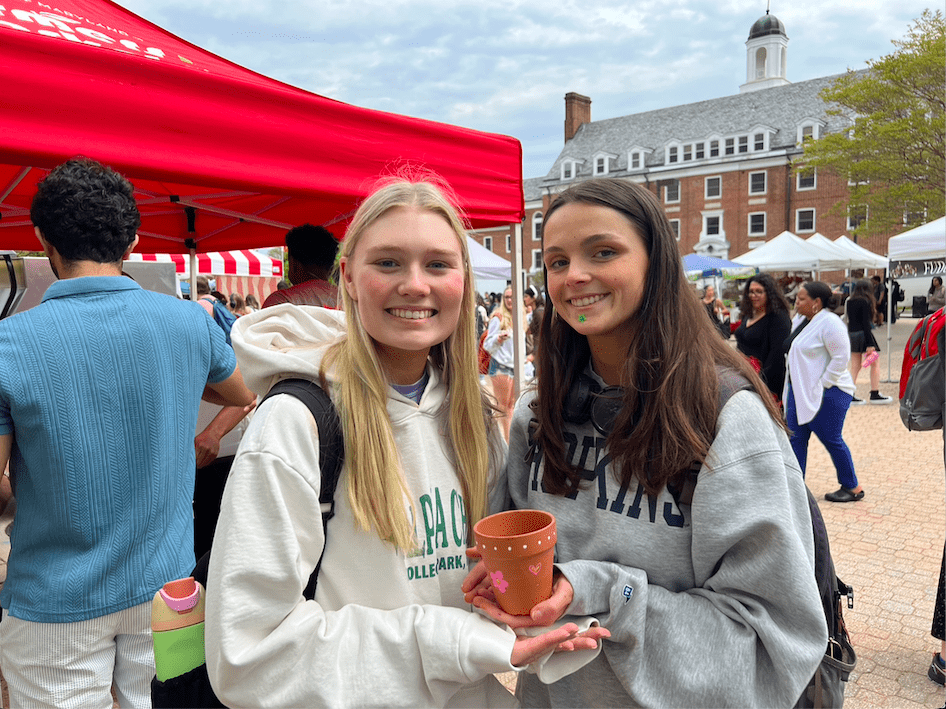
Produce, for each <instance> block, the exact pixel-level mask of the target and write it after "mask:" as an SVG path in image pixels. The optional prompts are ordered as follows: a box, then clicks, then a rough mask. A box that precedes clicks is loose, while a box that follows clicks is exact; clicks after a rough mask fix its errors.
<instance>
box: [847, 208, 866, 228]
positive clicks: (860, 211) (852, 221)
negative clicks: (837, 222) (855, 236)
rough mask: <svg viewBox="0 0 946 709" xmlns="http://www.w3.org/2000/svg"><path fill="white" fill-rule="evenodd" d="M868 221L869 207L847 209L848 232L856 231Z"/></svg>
mask: <svg viewBox="0 0 946 709" xmlns="http://www.w3.org/2000/svg"><path fill="white" fill-rule="evenodd" d="M866 221H867V205H866V204H857V205H854V206H852V207H848V208H847V230H848V231H854V230H855V229H857V228H858V227H859V226H860V225H861V224H863V223H864V222H866Z"/></svg>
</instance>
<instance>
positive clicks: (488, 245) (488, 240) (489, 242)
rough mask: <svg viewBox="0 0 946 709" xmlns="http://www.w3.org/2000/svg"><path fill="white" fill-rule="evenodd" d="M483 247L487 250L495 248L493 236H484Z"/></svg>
mask: <svg viewBox="0 0 946 709" xmlns="http://www.w3.org/2000/svg"><path fill="white" fill-rule="evenodd" d="M483 248H484V249H486V250H487V251H492V250H493V237H491V236H484V237H483Z"/></svg>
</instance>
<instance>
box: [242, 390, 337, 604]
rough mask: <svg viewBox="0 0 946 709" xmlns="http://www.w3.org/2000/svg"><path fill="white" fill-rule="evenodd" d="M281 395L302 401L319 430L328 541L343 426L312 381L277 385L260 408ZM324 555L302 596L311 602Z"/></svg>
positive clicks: (322, 501) (322, 503) (321, 502)
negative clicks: (270, 399)
mask: <svg viewBox="0 0 946 709" xmlns="http://www.w3.org/2000/svg"><path fill="white" fill-rule="evenodd" d="M279 394H289V395H290V396H294V397H296V398H297V399H299V400H300V401H301V402H302V403H303V404H305V405H306V407H307V408H308V409H309V412H310V413H311V414H312V417H313V418H314V419H315V424H316V426H318V429H319V468H320V469H321V472H322V483H321V486H320V487H321V489H320V492H319V507H320V508H321V511H322V532H323V534H324V535H325V536H326V537H327V536H328V522H329V520H330V519H332V517H334V516H335V489H336V488H337V487H338V478H339V476H340V475H341V471H342V463H343V461H344V459H345V439H344V437H343V436H342V422H341V419H340V418H339V417H338V410H337V409H336V408H335V404H333V403H332V400H331V399H330V398H329V395H328V394H327V393H326V392H325V390H324V389H323V388H322V387H320V386H319V385H318V384H316V383H315V382H313V381H311V380H309V379H302V378H293V379H282V380H280V381H278V382H276V383H275V384H274V385H273V387H272V389H270V390H269V392H267V394H266V396H264V397H263V398H262V399H261V400H260V404H262V403H263V402H264V401H266V400H267V399H268V398H270V397H271V396H277V395H279ZM324 555H325V547H324V546H323V547H322V555H320V556H319V561H318V563H317V564H316V565H315V571H313V572H312V575H311V576H310V577H309V583H308V584H307V585H306V588H305V592H304V593H303V595H304V596H305V598H306V599H308V600H312V599H313V598H315V586H316V582H317V580H318V576H319V569H320V568H321V567H322V556H324Z"/></svg>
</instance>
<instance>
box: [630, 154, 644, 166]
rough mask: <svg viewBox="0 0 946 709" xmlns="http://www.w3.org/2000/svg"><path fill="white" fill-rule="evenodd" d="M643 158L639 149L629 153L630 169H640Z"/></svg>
mask: <svg viewBox="0 0 946 709" xmlns="http://www.w3.org/2000/svg"><path fill="white" fill-rule="evenodd" d="M643 162H644V161H643V159H642V156H641V153H640V151H639V150H635V151H634V152H633V153H631V169H632V170H640V169H641V165H642V164H643Z"/></svg>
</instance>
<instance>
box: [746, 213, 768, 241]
mask: <svg viewBox="0 0 946 709" xmlns="http://www.w3.org/2000/svg"><path fill="white" fill-rule="evenodd" d="M749 236H765V212H756V213H755V214H750V215H749Z"/></svg>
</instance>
